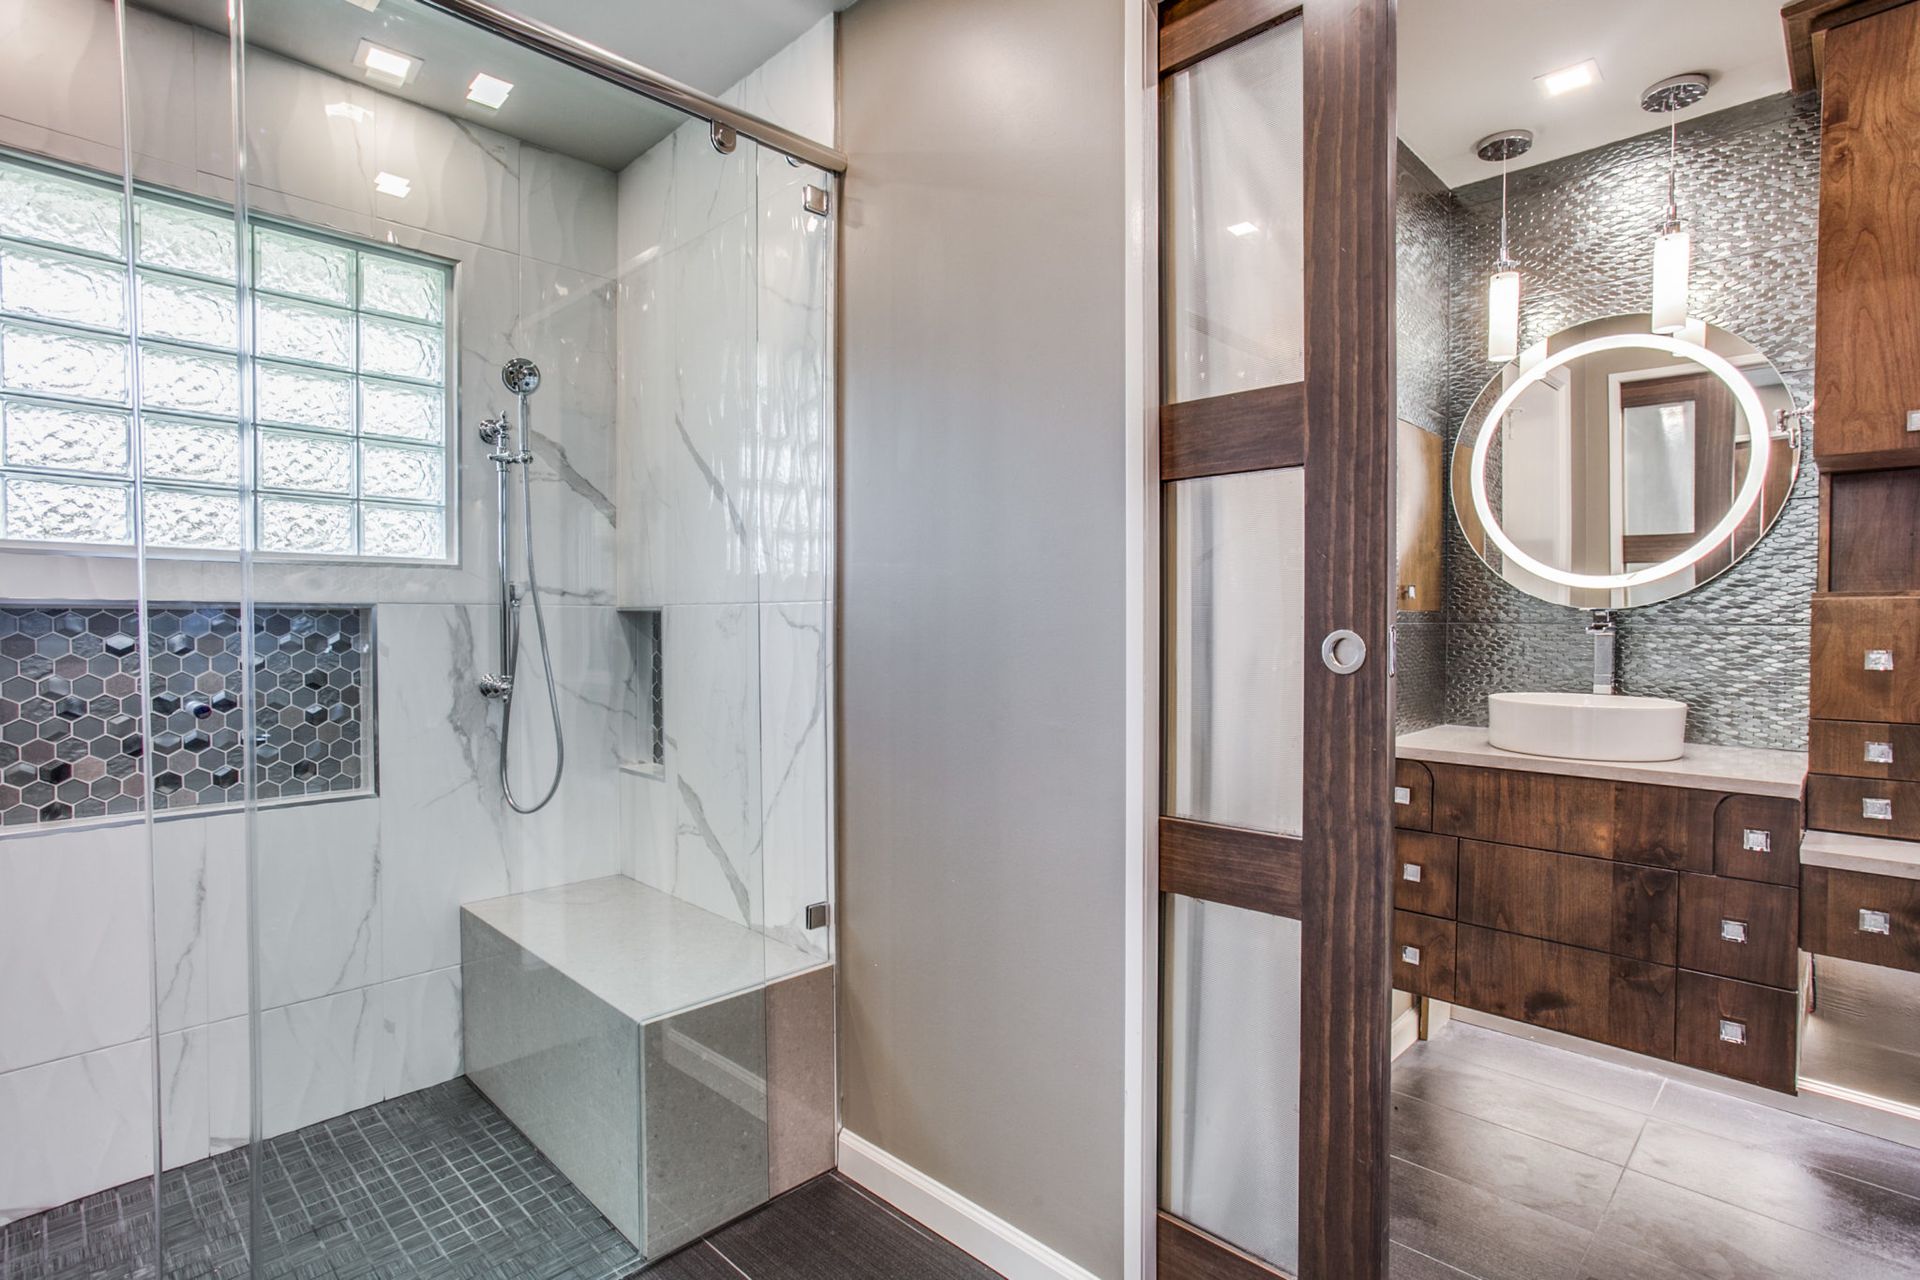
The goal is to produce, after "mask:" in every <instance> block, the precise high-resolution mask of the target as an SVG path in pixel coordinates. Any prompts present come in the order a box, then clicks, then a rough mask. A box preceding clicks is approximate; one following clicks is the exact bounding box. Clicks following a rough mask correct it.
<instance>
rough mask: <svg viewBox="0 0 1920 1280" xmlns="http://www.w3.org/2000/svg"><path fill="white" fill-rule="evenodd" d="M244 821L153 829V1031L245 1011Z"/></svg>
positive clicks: (202, 820)
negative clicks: (156, 1016) (156, 1023)
mask: <svg viewBox="0 0 1920 1280" xmlns="http://www.w3.org/2000/svg"><path fill="white" fill-rule="evenodd" d="M246 839H247V831H246V817H245V816H244V815H243V814H239V813H225V814H219V815H215V816H212V817H178V818H163V819H159V820H157V821H156V822H155V823H154V825H153V885H154V908H153V918H154V961H155V966H156V972H157V974H158V992H159V1007H160V1030H161V1031H162V1032H167V1031H178V1030H180V1029H182V1028H184V1027H192V1026H198V1025H200V1024H201V1023H205V1022H208V1021H211V1020H214V1019H217V1018H223V1017H234V1016H237V1015H239V1014H242V1013H244V1012H246V1008H247V998H248V997H247V865H246Z"/></svg>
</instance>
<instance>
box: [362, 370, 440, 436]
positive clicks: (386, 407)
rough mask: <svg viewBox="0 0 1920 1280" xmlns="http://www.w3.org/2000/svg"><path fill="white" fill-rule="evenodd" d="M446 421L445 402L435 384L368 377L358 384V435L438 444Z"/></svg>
mask: <svg viewBox="0 0 1920 1280" xmlns="http://www.w3.org/2000/svg"><path fill="white" fill-rule="evenodd" d="M446 424H447V412H446V405H445V402H444V401H443V399H442V397H441V392H440V389H439V388H438V387H418V386H411V385H409V384H406V383H400V382H375V381H373V380H371V379H368V380H366V381H363V382H361V384H360V432H361V434H362V435H369V436H398V437H400V438H401V439H403V440H418V441H421V442H422V443H425V444H438V443H440V441H441V440H443V439H445V438H446V430H447V425H446Z"/></svg>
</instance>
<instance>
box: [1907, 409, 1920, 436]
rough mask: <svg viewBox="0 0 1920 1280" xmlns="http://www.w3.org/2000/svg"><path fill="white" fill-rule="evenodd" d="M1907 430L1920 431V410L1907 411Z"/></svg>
mask: <svg viewBox="0 0 1920 1280" xmlns="http://www.w3.org/2000/svg"><path fill="white" fill-rule="evenodd" d="M1907 430H1909V431H1920V409H1909V410H1907Z"/></svg>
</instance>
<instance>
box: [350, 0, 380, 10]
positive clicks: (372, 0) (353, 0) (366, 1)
mask: <svg viewBox="0 0 1920 1280" xmlns="http://www.w3.org/2000/svg"><path fill="white" fill-rule="evenodd" d="M347 3H348V4H350V5H352V6H353V7H354V8H356V9H365V10H366V11H367V12H368V13H372V12H373V11H374V10H375V9H378V8H379V7H380V0H347Z"/></svg>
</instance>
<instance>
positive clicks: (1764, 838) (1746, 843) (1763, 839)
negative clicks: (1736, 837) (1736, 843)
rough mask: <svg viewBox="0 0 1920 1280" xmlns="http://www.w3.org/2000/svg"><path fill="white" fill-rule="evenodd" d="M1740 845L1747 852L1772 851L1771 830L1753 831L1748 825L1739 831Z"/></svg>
mask: <svg viewBox="0 0 1920 1280" xmlns="http://www.w3.org/2000/svg"><path fill="white" fill-rule="evenodd" d="M1740 847H1741V848H1742V849H1745V850H1746V851H1747V852H1748V853H1772V852H1773V832H1771V831H1755V830H1754V829H1753V828H1752V827H1748V828H1747V829H1746V830H1744V831H1742V832H1741V833H1740Z"/></svg>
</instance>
